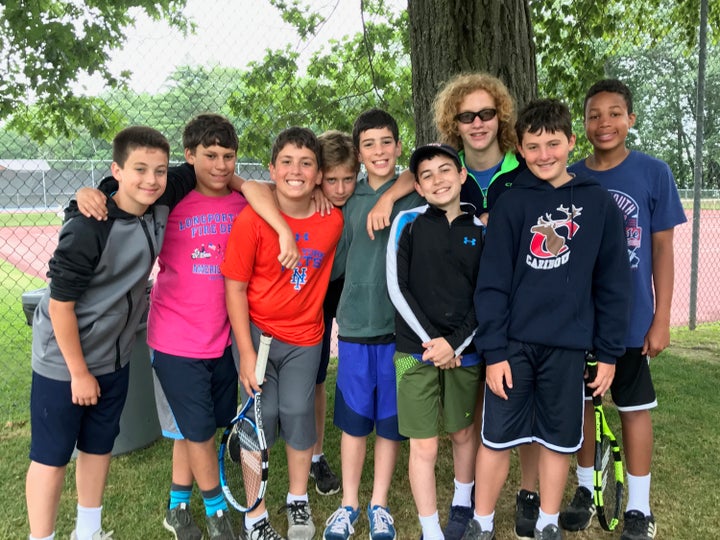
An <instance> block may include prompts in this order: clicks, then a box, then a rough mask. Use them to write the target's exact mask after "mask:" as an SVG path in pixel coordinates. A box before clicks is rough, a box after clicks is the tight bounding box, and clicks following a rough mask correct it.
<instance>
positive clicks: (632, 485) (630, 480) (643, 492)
mask: <svg viewBox="0 0 720 540" xmlns="http://www.w3.org/2000/svg"><path fill="white" fill-rule="evenodd" d="M627 484H628V490H627V492H628V502H627V510H639V511H640V512H642V513H643V514H645V515H646V516H649V515H650V475H649V474H648V475H647V476H633V475H632V474H630V473H628V475H627Z"/></svg>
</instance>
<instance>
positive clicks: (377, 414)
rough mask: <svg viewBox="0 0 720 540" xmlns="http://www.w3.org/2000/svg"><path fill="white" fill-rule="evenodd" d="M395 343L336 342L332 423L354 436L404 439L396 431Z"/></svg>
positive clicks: (394, 439)
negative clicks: (336, 355)
mask: <svg viewBox="0 0 720 540" xmlns="http://www.w3.org/2000/svg"><path fill="white" fill-rule="evenodd" d="M394 355H395V344H394V343H387V344H372V345H371V344H366V343H352V342H349V341H344V340H342V339H340V340H338V358H339V360H338V373H337V385H336V390H335V415H334V423H335V425H336V426H337V427H339V428H340V429H341V430H342V431H344V432H345V433H348V434H349V435H353V436H355V437H364V436H366V435H369V434H370V433H371V432H372V430H373V427H374V428H375V432H376V433H377V435H379V436H380V437H384V438H385V439H390V440H393V441H402V440H405V437H403V436H402V435H400V432H399V431H398V417H397V381H396V380H395V364H394V363H393V356H394Z"/></svg>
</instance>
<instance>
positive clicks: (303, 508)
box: [287, 502, 310, 525]
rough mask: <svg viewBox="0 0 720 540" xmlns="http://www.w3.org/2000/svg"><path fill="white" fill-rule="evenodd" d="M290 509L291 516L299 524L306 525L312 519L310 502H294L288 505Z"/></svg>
mask: <svg viewBox="0 0 720 540" xmlns="http://www.w3.org/2000/svg"><path fill="white" fill-rule="evenodd" d="M287 507H288V509H289V510H290V517H291V518H292V521H293V523H295V524H298V525H305V524H306V523H307V522H308V521H309V519H310V512H308V504H307V503H305V502H292V503H290V504H288V505H287Z"/></svg>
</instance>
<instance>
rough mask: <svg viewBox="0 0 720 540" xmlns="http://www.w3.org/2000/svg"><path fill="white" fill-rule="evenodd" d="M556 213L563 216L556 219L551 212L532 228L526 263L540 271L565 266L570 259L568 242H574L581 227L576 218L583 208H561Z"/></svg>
mask: <svg viewBox="0 0 720 540" xmlns="http://www.w3.org/2000/svg"><path fill="white" fill-rule="evenodd" d="M556 211H557V212H559V213H561V214H562V215H563V216H562V217H560V218H555V217H553V215H552V214H551V213H550V212H546V213H545V215H544V216H540V217H539V218H538V220H537V224H536V225H534V226H532V227H531V228H530V232H532V238H531V239H530V253H529V254H528V255H527V257H526V259H525V262H526V263H527V264H528V266H531V267H532V268H536V269H538V270H549V269H552V268H557V267H558V266H560V265H563V264H565V263H566V262H567V261H568V259H569V258H570V248H569V247H568V245H567V241H568V240H572V238H573V236H575V233H577V231H578V229H579V228H580V225H578V223H577V222H576V221H575V218H577V217H578V216H580V215H582V208H577V207H576V206H575V205H573V207H572V211H571V210H570V209H569V208H565V207H564V206H562V205H561V206H560V207H558V208H556Z"/></svg>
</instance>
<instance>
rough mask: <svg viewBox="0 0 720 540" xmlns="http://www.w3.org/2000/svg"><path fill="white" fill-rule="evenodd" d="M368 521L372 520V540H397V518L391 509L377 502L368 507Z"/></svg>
mask: <svg viewBox="0 0 720 540" xmlns="http://www.w3.org/2000/svg"><path fill="white" fill-rule="evenodd" d="M367 515H368V521H369V522H370V540H395V538H396V535H395V526H394V525H393V523H394V522H395V520H394V519H393V517H392V515H391V514H390V509H389V508H387V507H385V506H380V505H379V504H376V505H375V506H373V507H371V506H370V505H368V508H367Z"/></svg>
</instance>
